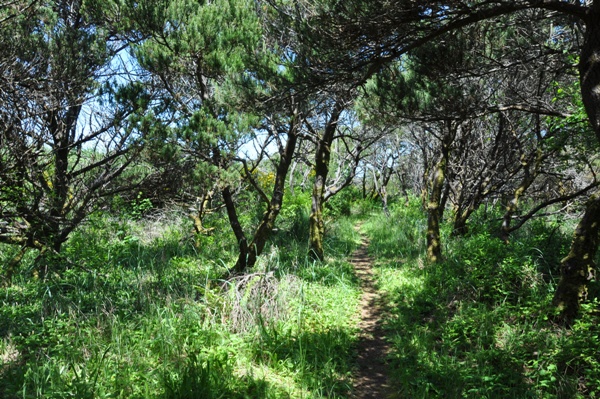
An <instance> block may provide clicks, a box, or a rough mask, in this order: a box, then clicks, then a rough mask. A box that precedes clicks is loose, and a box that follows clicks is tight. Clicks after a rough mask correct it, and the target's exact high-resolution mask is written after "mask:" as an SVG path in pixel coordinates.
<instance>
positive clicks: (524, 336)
mask: <svg viewBox="0 0 600 399" xmlns="http://www.w3.org/2000/svg"><path fill="white" fill-rule="evenodd" d="M338 201H339V202H338V203H336V202H333V203H332V204H331V205H330V208H329V209H328V210H327V212H328V215H329V219H327V224H326V227H327V235H326V237H327V238H326V242H325V245H326V253H327V254H328V258H327V260H326V261H325V262H323V263H318V262H314V261H313V260H311V259H310V258H309V257H307V256H306V253H307V242H306V241H307V240H306V237H307V229H308V222H307V219H308V205H309V196H308V195H306V194H305V193H298V194H297V195H295V196H290V197H288V198H287V199H286V202H285V204H284V208H283V210H282V213H281V218H280V219H279V220H278V225H277V228H276V230H275V232H274V235H273V237H272V238H271V241H270V244H269V247H268V248H267V249H266V250H265V251H264V254H263V256H262V257H261V258H260V261H259V263H258V265H257V266H256V267H255V268H253V269H252V270H249V271H248V272H247V273H245V274H243V275H232V274H230V268H231V266H232V265H233V263H234V262H235V258H236V243H235V242H234V239H233V237H232V235H231V234H230V233H229V230H228V229H227V227H228V226H227V224H226V221H225V220H224V219H223V218H222V217H219V216H218V215H214V216H211V218H210V219H208V220H207V221H206V222H207V224H208V225H210V226H211V227H214V228H215V230H214V234H212V235H201V236H194V235H193V234H192V233H191V232H192V230H193V229H192V225H191V221H190V220H188V218H187V217H186V215H185V214H184V213H182V212H180V211H175V210H170V211H161V212H150V214H149V215H148V214H146V215H138V214H136V215H132V214H131V212H124V213H122V214H120V215H114V214H113V215H112V216H111V215H108V214H98V215H94V216H93V217H92V218H90V219H89V220H88V221H87V222H86V223H85V224H84V225H82V227H81V228H80V229H78V230H77V231H76V232H75V233H74V234H73V235H72V236H71V238H70V240H69V241H68V242H67V243H66V244H65V250H64V254H62V255H61V257H60V259H58V258H57V259H53V260H52V259H51V260H52V262H53V263H52V264H49V265H47V266H48V274H47V276H46V278H45V279H44V278H40V277H39V276H37V275H36V272H37V270H39V265H36V253H35V252H31V253H28V254H27V255H26V256H25V258H24V259H23V260H22V262H21V264H20V267H19V269H18V270H17V273H16V274H15V275H14V279H13V283H12V284H11V285H9V286H5V287H3V288H2V289H1V291H0V294H1V295H0V301H1V302H0V303H1V307H0V338H1V339H0V397H2V398H7V399H13V398H15V399H16V398H165V399H167V398H169V399H171V398H347V397H350V395H351V387H352V373H353V370H355V369H356V364H355V361H356V360H355V359H356V353H355V350H356V349H355V348H356V343H357V339H358V331H357V317H358V316H357V315H358V309H357V306H358V303H359V299H360V298H359V297H360V289H359V283H358V281H357V278H356V276H355V274H354V271H353V268H352V265H351V264H349V263H348V261H347V259H348V255H349V254H351V253H352V251H354V249H356V247H357V245H358V243H359V242H360V236H359V233H358V232H357V231H356V229H355V226H356V225H357V224H359V225H360V226H361V230H362V231H363V233H364V234H366V235H367V236H368V237H369V240H370V253H371V255H372V256H373V258H374V259H375V261H374V265H375V274H376V277H377V281H378V286H379V288H380V290H381V291H382V293H383V298H384V300H385V309H386V313H385V320H384V321H385V331H386V335H387V339H388V340H389V342H390V343H391V351H390V353H389V362H388V364H389V367H390V372H389V373H390V374H389V376H390V381H391V386H392V389H393V392H394V395H395V396H393V397H396V398H505V397H514V398H584V397H589V398H594V397H600V357H599V356H598V339H599V338H600V328H599V327H598V317H599V316H598V312H597V309H598V287H597V284H596V285H595V284H592V286H591V287H590V297H589V298H588V303H587V304H585V305H584V307H583V311H582V314H581V317H580V318H579V319H578V320H577V321H576V323H575V324H574V325H573V326H572V328H571V329H566V328H564V327H561V326H560V325H558V324H556V323H554V321H553V311H552V307H551V300H552V294H553V292H554V289H555V282H556V281H557V278H558V276H559V264H560V258H561V256H562V255H564V254H565V253H566V252H567V249H568V246H569V241H570V228H572V226H571V227H569V226H566V227H565V223H564V221H557V220H551V219H547V220H543V219H537V220H533V221H531V222H530V223H528V224H527V225H526V226H525V227H524V228H522V229H521V230H519V231H518V232H517V233H516V234H515V235H514V236H513V237H512V238H511V241H510V243H509V244H505V243H504V242H503V241H501V240H500V239H499V238H498V237H496V236H495V235H494V234H495V233H494V232H495V231H497V228H498V226H497V224H498V219H499V217H500V215H496V214H494V212H495V211H494V210H493V209H491V208H490V209H487V210H486V209H482V210H481V211H480V212H479V213H478V214H476V215H474V216H473V218H472V220H471V223H470V231H469V233H468V234H466V235H465V236H463V237H450V226H448V225H444V226H443V227H442V238H443V242H444V244H445V246H444V254H445V259H444V261H443V262H442V263H441V264H436V265H433V264H427V262H426V261H425V260H424V259H425V258H424V256H425V251H426V242H425V235H424V230H425V228H426V217H425V215H424V213H423V211H422V208H421V204H420V202H419V201H418V200H417V199H414V198H412V199H410V201H408V202H405V201H404V200H402V201H401V202H398V203H394V204H393V205H392V206H391V207H390V211H391V215H390V216H389V217H387V216H386V215H385V214H384V213H383V212H381V210H380V206H379V204H376V203H374V202H373V201H368V200H367V201H358V202H354V203H353V204H352V206H350V205H349V204H348V203H347V201H342V200H338ZM350 210H351V212H350ZM255 213H256V215H259V214H260V213H259V212H255ZM348 214H351V215H348ZM133 216H135V217H133ZM248 217H250V216H248ZM247 222H248V225H251V224H252V223H253V222H254V221H253V220H248V221H247ZM559 226H562V227H559ZM15 253H16V252H15V251H14V250H13V249H10V248H8V247H2V252H0V257H1V258H2V259H0V260H1V261H2V262H7V261H8V260H9V259H10V258H11V257H12V256H14V255H15Z"/></svg>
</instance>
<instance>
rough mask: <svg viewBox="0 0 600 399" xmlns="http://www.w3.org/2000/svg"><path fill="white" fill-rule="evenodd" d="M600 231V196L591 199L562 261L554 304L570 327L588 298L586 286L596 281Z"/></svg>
mask: <svg viewBox="0 0 600 399" xmlns="http://www.w3.org/2000/svg"><path fill="white" fill-rule="evenodd" d="M599 231H600V196H595V197H592V198H591V199H590V200H589V201H588V203H587V205H586V210H585V214H584V215H583V218H582V219H581V221H580V222H579V224H578V225H577V228H576V229H575V233H574V234H573V241H572V242H571V250H570V251H569V254H568V255H567V256H566V258H564V259H563V260H562V262H561V278H560V281H559V283H558V287H557V288H556V292H555V294H554V300H553V303H554V305H555V306H556V307H558V309H559V311H560V313H561V318H562V319H563V320H564V321H566V322H567V324H569V323H570V322H572V321H573V319H575V317H576V316H577V313H578V312H579V307H580V303H581V301H582V300H583V299H585V298H586V296H587V285H588V283H589V281H590V280H592V279H593V278H594V275H595V273H596V265H595V263H594V258H595V255H596V252H597V251H598V241H599V238H598V232H599Z"/></svg>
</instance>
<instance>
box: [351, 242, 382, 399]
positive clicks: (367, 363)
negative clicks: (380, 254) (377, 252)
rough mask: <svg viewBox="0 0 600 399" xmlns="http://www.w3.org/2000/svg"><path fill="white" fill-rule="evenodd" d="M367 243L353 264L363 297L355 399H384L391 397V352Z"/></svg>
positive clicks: (362, 246) (353, 257)
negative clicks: (389, 357)
mask: <svg viewBox="0 0 600 399" xmlns="http://www.w3.org/2000/svg"><path fill="white" fill-rule="evenodd" d="M367 247H368V241H367V240H366V239H365V238H363V240H362V242H361V246H360V248H358V249H357V250H356V252H354V254H353V255H352V264H353V265H354V269H355V271H356V275H357V276H358V278H359V279H360V284H361V287H362V289H363V296H362V298H361V301H360V309H361V320H360V323H359V327H360V329H361V337H360V341H359V343H358V370H357V372H356V374H355V376H354V391H353V394H352V398H353V399H385V398H386V397H388V395H389V386H388V382H387V365H386V364H385V358H386V355H387V353H388V350H389V346H388V344H387V343H386V342H385V340H384V334H383V330H382V328H381V325H380V321H381V316H382V313H383V309H382V307H381V304H380V302H381V298H380V295H379V293H378V292H377V289H376V288H375V283H374V281H373V270H372V259H371V258H369V255H368V253H367Z"/></svg>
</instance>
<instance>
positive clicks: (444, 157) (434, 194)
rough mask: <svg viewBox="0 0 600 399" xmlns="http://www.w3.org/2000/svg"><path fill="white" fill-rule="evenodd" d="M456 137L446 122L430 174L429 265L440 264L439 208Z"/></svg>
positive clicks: (428, 205)
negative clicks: (439, 147) (435, 160)
mask: <svg viewBox="0 0 600 399" xmlns="http://www.w3.org/2000/svg"><path fill="white" fill-rule="evenodd" d="M455 137H456V127H455V126H452V123H451V122H448V123H447V125H446V126H444V132H443V137H442V153H441V154H440V158H439V160H438V162H437V164H436V165H435V167H434V169H433V171H432V172H433V173H432V177H433V180H432V183H431V194H430V196H429V202H428V203H427V261H429V262H431V263H437V262H441V260H442V243H441V237H440V215H441V212H440V206H441V205H442V194H443V190H444V183H445V182H446V173H447V169H448V162H449V158H450V147H451V146H452V143H453V142H454V138H455Z"/></svg>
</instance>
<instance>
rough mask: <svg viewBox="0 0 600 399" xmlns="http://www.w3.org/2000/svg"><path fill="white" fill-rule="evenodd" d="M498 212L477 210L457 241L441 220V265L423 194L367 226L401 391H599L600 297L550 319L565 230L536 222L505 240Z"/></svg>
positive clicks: (412, 394)
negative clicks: (567, 323) (561, 321)
mask: <svg viewBox="0 0 600 399" xmlns="http://www.w3.org/2000/svg"><path fill="white" fill-rule="evenodd" d="M496 216H497V215H483V214H482V213H479V214H477V215H474V219H473V220H472V221H471V222H472V223H471V226H472V228H471V232H470V233H469V234H468V235H467V236H465V237H461V238H457V239H450V238H449V237H448V234H447V233H448V231H449V226H447V225H446V226H443V238H444V240H445V241H444V250H445V254H444V255H445V261H444V262H442V263H440V264H435V265H429V264H427V263H426V262H425V260H424V252H425V242H424V229H425V222H426V218H425V216H424V214H423V213H422V211H421V210H420V208H419V204H418V202H416V201H413V202H412V203H411V205H410V206H408V207H405V206H401V207H400V206H396V207H394V208H393V212H392V217H391V218H390V219H388V218H386V217H385V216H383V215H379V214H376V215H373V216H372V217H371V218H370V219H369V220H368V221H367V222H366V223H365V224H364V230H365V232H367V234H368V235H369V237H371V248H370V250H371V253H372V254H373V255H374V256H376V257H377V259H378V260H377V267H376V276H377V281H378V285H379V288H380V289H381V290H382V291H383V293H384V296H385V298H386V301H387V309H388V316H387V318H386V321H385V325H386V331H387V334H388V339H389V341H390V342H391V345H392V351H391V353H390V365H391V369H392V370H391V375H392V379H393V386H394V392H395V394H396V396H395V397H398V398H406V397H409V398H505V397H514V398H583V397H600V361H599V359H600V356H599V352H598V341H597V339H598V337H599V336H598V327H597V326H598V317H597V312H596V313H595V314H596V316H594V312H593V309H594V308H596V309H597V303H596V304H594V303H591V304H590V305H588V306H587V307H586V310H584V312H583V314H582V317H581V318H580V319H579V321H578V322H577V324H576V325H575V326H574V328H573V329H572V330H571V331H569V330H566V329H564V328H562V327H560V326H557V325H555V324H553V323H552V321H551V319H552V317H551V316H552V313H553V310H552V308H551V306H550V302H551V299H552V294H553V290H554V286H555V281H557V278H558V273H559V271H558V266H559V264H560V256H561V254H562V255H564V254H565V253H566V250H567V248H568V245H569V239H570V233H567V232H568V231H569V229H568V228H565V229H559V228H557V226H558V225H557V224H556V223H555V222H553V221H544V220H535V221H532V222H531V223H529V224H528V225H527V226H526V227H524V228H523V229H522V230H521V231H519V232H518V233H517V234H515V235H514V237H513V238H512V241H511V243H510V244H509V245H505V244H504V243H502V242H501V241H500V240H499V239H498V238H496V237H495V236H494V235H493V232H494V230H495V229H497V228H498V226H495V224H494V223H499V222H497V221H496ZM490 232H491V233H492V234H490ZM592 291H593V290H592Z"/></svg>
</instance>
